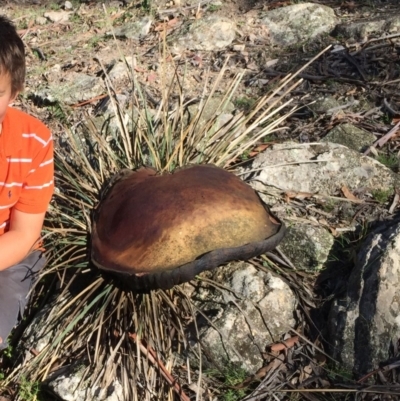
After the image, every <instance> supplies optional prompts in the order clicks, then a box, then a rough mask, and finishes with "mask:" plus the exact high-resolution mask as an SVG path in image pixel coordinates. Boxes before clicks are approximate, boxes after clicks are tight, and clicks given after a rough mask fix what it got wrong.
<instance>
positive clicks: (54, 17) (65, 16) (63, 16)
mask: <svg viewBox="0 0 400 401" xmlns="http://www.w3.org/2000/svg"><path fill="white" fill-rule="evenodd" d="M70 15H71V12H67V11H63V10H61V11H48V12H46V13H44V16H45V17H46V18H47V19H48V20H49V21H51V22H58V23H63V22H68V21H69V16H70Z"/></svg>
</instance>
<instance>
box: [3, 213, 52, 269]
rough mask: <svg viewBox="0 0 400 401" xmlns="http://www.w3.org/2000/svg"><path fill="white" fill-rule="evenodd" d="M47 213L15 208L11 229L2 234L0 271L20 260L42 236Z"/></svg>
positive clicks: (11, 218) (11, 219)
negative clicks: (33, 212) (22, 210)
mask: <svg viewBox="0 0 400 401" xmlns="http://www.w3.org/2000/svg"><path fill="white" fill-rule="evenodd" d="M44 216H45V213H35V214H32V213H25V212H21V211H19V210H16V209H13V210H12V211H11V216H10V228H9V231H7V232H6V233H4V234H3V235H1V236H0V255H1V256H0V271H1V270H5V269H7V268H9V267H11V266H13V265H15V264H16V263H18V262H20V261H21V260H22V259H24V257H25V256H26V255H27V254H28V252H29V251H30V249H31V248H32V246H33V245H34V244H35V242H36V241H37V240H38V238H39V237H40V232H41V230H42V226H43V220H44Z"/></svg>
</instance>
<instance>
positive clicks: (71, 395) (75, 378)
mask: <svg viewBox="0 0 400 401" xmlns="http://www.w3.org/2000/svg"><path fill="white" fill-rule="evenodd" d="M83 373H84V366H82V368H81V369H80V370H77V371H76V372H68V373H66V374H62V375H60V376H58V377H57V378H56V379H54V380H51V381H49V382H48V383H47V386H48V387H49V388H50V389H51V391H52V392H53V393H54V394H56V395H57V396H58V397H60V399H62V400H63V401H86V400H94V401H124V400H125V399H124V392H123V388H122V386H121V383H119V382H118V381H117V380H113V382H112V383H111V384H110V385H109V386H106V387H104V388H101V387H100V386H91V385H90V383H87V386H85V385H82V378H83Z"/></svg>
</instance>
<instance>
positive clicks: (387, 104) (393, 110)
mask: <svg viewBox="0 0 400 401" xmlns="http://www.w3.org/2000/svg"><path fill="white" fill-rule="evenodd" d="M383 105H384V106H385V108H386V110H387V111H388V112H389V113H390V114H392V115H393V116H398V115H400V111H397V110H395V109H394V108H393V107H392V106H391V105H390V104H389V102H388V101H387V99H386V98H383Z"/></svg>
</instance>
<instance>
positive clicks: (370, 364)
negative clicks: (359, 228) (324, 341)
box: [329, 220, 400, 376]
mask: <svg viewBox="0 0 400 401" xmlns="http://www.w3.org/2000/svg"><path fill="white" fill-rule="evenodd" d="M399 260H400V223H399V220H397V221H392V222H384V223H382V224H381V225H380V227H379V228H377V229H376V230H375V231H373V232H372V233H371V234H370V235H369V236H368V237H367V238H366V240H365V242H364V244H363V245H362V248H361V250H360V252H359V253H358V255H357V258H356V263H355V267H354V269H353V270H352V273H351V276H350V279H349V280H348V284H347V291H346V295H345V296H344V297H343V298H341V299H339V300H336V301H335V302H334V305H333V307H332V310H331V314H330V317H329V337H330V338H329V343H330V344H331V346H332V356H333V358H335V359H336V360H337V361H339V362H340V363H341V364H342V366H345V367H347V369H349V370H353V371H354V372H355V374H356V375H357V376H359V375H364V374H365V373H367V372H370V371H371V370H373V369H376V368H377V367H378V364H379V363H380V362H382V361H385V360H387V359H388V358H389V349H390V347H391V344H392V343H395V344H397V342H398V339H399V338H400V301H399V300H400V263H399Z"/></svg>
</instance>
